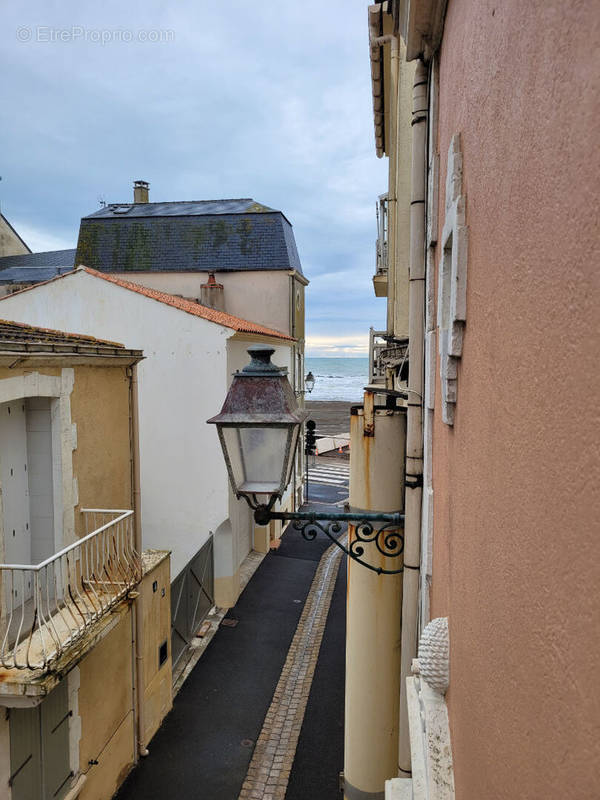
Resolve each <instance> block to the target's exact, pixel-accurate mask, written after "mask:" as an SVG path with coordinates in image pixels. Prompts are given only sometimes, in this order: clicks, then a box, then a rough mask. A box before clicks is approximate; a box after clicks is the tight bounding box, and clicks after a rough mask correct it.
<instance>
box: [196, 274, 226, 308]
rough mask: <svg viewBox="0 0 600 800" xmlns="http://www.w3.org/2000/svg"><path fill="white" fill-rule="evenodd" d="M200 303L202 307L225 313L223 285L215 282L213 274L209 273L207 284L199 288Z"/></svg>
mask: <svg viewBox="0 0 600 800" xmlns="http://www.w3.org/2000/svg"><path fill="white" fill-rule="evenodd" d="M200 302H201V303H202V305H203V306H208V307H209V308H216V309H217V311H225V296H224V292H223V284H222V283H217V282H216V280H215V273H214V272H209V274H208V281H207V283H203V284H202V285H201V286H200Z"/></svg>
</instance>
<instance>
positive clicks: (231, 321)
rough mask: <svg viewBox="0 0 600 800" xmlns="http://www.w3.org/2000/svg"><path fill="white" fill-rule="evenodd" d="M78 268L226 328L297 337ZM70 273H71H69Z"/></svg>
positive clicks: (171, 295)
mask: <svg viewBox="0 0 600 800" xmlns="http://www.w3.org/2000/svg"><path fill="white" fill-rule="evenodd" d="M77 269H78V270H84V271H85V272H87V273H88V274H90V275H93V276H94V277H96V278H101V279H102V280H103V281H108V282H109V283H116V284H117V286H121V287H122V288H123V289H129V290H130V291H132V292H137V293H138V294H143V295H144V296H145V297H150V298H151V299H152V300H158V302H159V303H165V305H168V306H173V308H177V309H179V310H180V311H185V312H186V313H187V314H193V315H194V316H195V317H201V318H202V319H206V320H208V321H209V322H215V323H216V324H217V325H223V326H224V327H225V328H231V329H232V330H234V331H238V332H239V333H254V334H258V335H259V336H272V337H274V338H276V339H285V340H286V341H289V342H293V341H295V339H294V338H293V337H292V336H288V335H287V334H286V333H282V332H281V331H276V330H275V329H274V328H267V327H266V326H264V325H259V324H258V323H256V322H250V321H249V320H247V319H242V318H241V317H234V316H233V315H232V314H227V313H226V312H225V311H218V310H217V309H216V308H210V307H209V306H203V305H201V304H200V303H195V302H194V301H193V300H185V299H184V298H183V297H176V296H175V295H173V294H167V293H166V292H159V291H158V290H157V289H149V288H147V287H146V286H141V285H140V284H139V283H132V282H131V281H126V280H123V278H117V276H116V275H110V274H107V273H106V272H99V271H98V270H96V269H92V268H91V267H84V266H81V267H77ZM68 274H70V273H68Z"/></svg>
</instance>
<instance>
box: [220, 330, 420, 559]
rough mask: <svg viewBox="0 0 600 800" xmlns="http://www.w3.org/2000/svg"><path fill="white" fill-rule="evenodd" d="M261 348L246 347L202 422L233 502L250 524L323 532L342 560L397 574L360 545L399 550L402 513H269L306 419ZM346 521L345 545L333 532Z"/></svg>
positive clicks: (283, 373) (268, 350) (312, 535)
mask: <svg viewBox="0 0 600 800" xmlns="http://www.w3.org/2000/svg"><path fill="white" fill-rule="evenodd" d="M274 352H275V350H274V349H273V348H272V347H269V346H268V345H260V344H257V345H252V346H251V347H250V348H248V353H249V355H250V357H251V361H250V363H249V364H247V365H246V366H245V367H244V368H243V369H242V370H241V371H239V372H236V373H235V374H234V377H233V381H232V383H231V386H230V388H229V391H228V393H227V396H226V398H225V402H224V403H223V408H222V409H221V412H220V413H219V414H217V415H216V416H214V417H212V418H211V419H209V420H208V422H209V423H210V424H213V425H216V427H217V432H218V435H219V440H220V442H221V447H222V449H223V455H224V458H225V463H226V465H227V471H228V474H229V480H230V482H231V487H232V489H233V492H234V494H235V495H236V497H237V498H238V499H241V498H244V500H245V501H246V502H247V503H248V505H249V506H250V508H251V509H252V510H253V512H254V520H255V522H256V524H257V525H268V524H269V522H271V520H281V521H282V522H291V523H292V527H293V528H294V529H295V530H297V531H299V532H300V534H301V535H302V536H303V537H304V538H305V539H306V540H307V541H313V540H314V539H316V538H317V536H318V534H319V532H321V533H323V534H325V536H327V537H328V538H329V539H331V541H332V542H333V543H334V544H335V545H337V546H338V547H339V548H340V549H342V550H343V551H344V552H345V553H346V554H347V555H348V557H349V558H351V559H352V560H354V561H356V562H357V563H359V564H361V565H362V566H364V567H366V568H367V569H370V570H372V571H373V572H376V573H378V574H384V575H395V574H398V573H399V572H402V571H403V566H402V567H399V568H398V569H391V568H390V569H388V568H387V566H381V565H380V564H372V563H370V561H369V559H368V558H366V556H367V548H374V549H375V552H377V553H379V554H380V555H382V556H384V557H385V558H391V559H394V558H399V557H401V556H402V555H403V552H404V530H403V528H404V514H401V513H400V512H375V511H369V512H366V511H355V512H353V511H348V512H327V513H322V512H314V511H274V510H273V507H274V505H275V503H276V502H277V501H278V500H281V499H282V497H283V493H284V491H285V489H286V487H287V485H288V484H289V481H290V478H291V474H292V469H293V464H294V456H295V453H296V448H297V446H298V440H299V433H300V428H301V426H302V424H303V422H304V420H305V418H306V416H307V414H306V412H305V411H303V410H302V409H300V408H298V404H297V402H296V398H295V395H294V391H293V389H292V387H291V386H290V383H289V381H288V379H287V370H286V369H282V368H280V367H277V366H275V365H274V364H273V363H272V362H271V356H272V355H273V354H274ZM345 523H348V524H350V525H352V526H353V528H354V533H353V536H351V537H350V541H349V544H348V546H345V545H343V544H342V543H341V542H340V541H339V538H338V537H337V536H336V534H338V533H341V531H342V526H343V524H345Z"/></svg>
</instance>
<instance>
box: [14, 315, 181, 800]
mask: <svg viewBox="0 0 600 800" xmlns="http://www.w3.org/2000/svg"><path fill="white" fill-rule="evenodd" d="M141 358H142V353H141V351H139V350H131V349H127V348H125V347H123V346H122V345H117V344H115V343H113V342H107V341H103V340H99V339H95V338H93V337H90V336H82V335H73V334H68V333H63V332H62V331H56V330H49V329H47V328H36V327H32V326H28V325H23V324H19V323H14V322H2V323H0V484H1V498H2V503H1V513H0V545H1V548H2V551H1V552H2V554H1V561H2V563H0V612H1V613H0V641H1V645H0V705H1V706H3V707H4V712H5V713H3V714H2V715H0V742H1V745H0V797H1V798H2V800H42V798H47V797H56V798H59V800H64V798H69V800H70V799H71V798H76V797H80V798H82V799H83V800H86V798H87V799H88V800H104V799H105V798H107V797H111V796H112V794H113V793H114V791H115V790H116V788H117V787H118V785H119V783H120V782H121V781H122V780H123V778H124V776H125V775H126V774H127V772H128V771H129V769H130V768H131V767H132V766H133V765H134V764H135V763H136V761H137V759H138V755H139V754H140V753H144V752H146V743H147V742H148V741H149V739H150V738H151V737H152V735H153V734H154V733H155V731H156V730H157V728H158V726H159V724H160V722H161V720H162V718H163V717H164V715H165V714H166V713H167V711H168V710H169V709H170V707H171V657H170V652H171V651H170V643H169V617H170V614H169V557H168V551H154V552H152V553H142V552H141V530H140V526H139V515H138V514H137V510H138V505H139V470H138V461H137V433H136V431H137V409H136V398H135V388H134V387H135V371H136V366H137V364H138V362H139V361H140V359H141ZM154 587H156V590H154ZM107 675H110V691H107V677H106V676H107Z"/></svg>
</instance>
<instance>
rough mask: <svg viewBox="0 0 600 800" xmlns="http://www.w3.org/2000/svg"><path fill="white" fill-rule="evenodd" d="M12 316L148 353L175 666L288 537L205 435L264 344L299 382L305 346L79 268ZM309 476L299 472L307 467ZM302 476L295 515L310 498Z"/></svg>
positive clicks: (147, 541)
mask: <svg viewBox="0 0 600 800" xmlns="http://www.w3.org/2000/svg"><path fill="white" fill-rule="evenodd" d="M0 302H1V303H3V304H4V305H3V306H2V307H3V308H5V309H6V310H5V311H4V312H3V313H4V314H5V315H11V316H12V317H14V318H16V319H19V320H23V321H26V322H29V323H30V324H34V323H35V324H38V325H48V326H53V327H60V328H64V329H73V330H75V329H79V330H83V331H85V332H86V333H90V334H91V335H95V336H102V337H105V338H111V339H113V340H114V339H116V340H119V341H128V342H131V343H134V344H136V346H139V347H140V349H141V347H142V345H143V349H144V353H145V356H146V357H145V359H144V361H143V362H142V363H141V364H140V365H139V368H138V387H139V388H138V394H139V409H140V411H139V416H140V473H141V509H142V510H141V519H142V530H143V545H144V548H160V547H161V546H163V543H164V541H165V536H167V537H168V542H169V548H170V550H171V579H172V582H173V586H172V595H173V600H172V614H173V651H174V662H177V661H178V659H179V657H180V656H181V655H182V654H183V653H184V651H185V648H186V646H187V644H188V643H189V642H190V641H191V639H192V638H193V636H194V635H195V633H196V632H197V630H198V628H199V627H200V624H201V622H202V619H203V617H204V616H205V615H206V613H207V612H208V611H209V610H210V608H211V607H212V605H213V604H216V605H218V606H221V607H229V606H232V605H234V604H235V602H236V600H237V597H238V595H239V592H240V565H241V563H242V561H243V560H244V558H245V557H246V556H247V555H248V553H249V552H250V550H252V549H253V548H255V549H258V550H262V551H263V552H266V550H267V549H268V547H269V544H270V536H275V535H277V534H278V533H279V531H276V530H274V529H273V530H271V531H267V530H265V529H264V528H261V527H257V528H256V530H255V528H254V522H253V518H252V515H251V513H250V509H249V508H248V507H247V506H246V504H245V503H243V502H242V501H238V500H237V499H236V498H235V497H234V496H233V495H232V493H231V490H230V487H229V481H228V479H227V473H226V468H225V464H224V463H223V459H222V458H221V455H220V446H219V443H218V438H217V436H216V433H215V431H214V430H213V429H212V427H211V426H209V425H206V423H205V420H206V419H208V417H209V416H210V414H211V412H212V410H213V409H214V407H215V405H217V404H218V403H219V401H220V398H222V397H223V396H224V395H225V394H226V392H227V388H228V386H229V383H230V381H231V376H232V374H233V372H235V370H236V369H238V368H240V367H241V366H243V365H244V364H245V363H247V359H248V357H247V354H246V350H247V348H248V346H249V345H251V344H253V343H255V342H257V341H264V342H269V343H271V344H272V345H273V346H274V348H275V351H276V354H275V357H274V358H275V361H276V363H278V364H280V365H281V366H284V367H286V368H287V369H288V371H289V372H291V370H292V368H293V360H294V347H295V345H296V341H295V340H294V339H293V338H292V337H291V336H288V335H286V334H284V333H281V332H279V331H276V330H273V329H270V328H267V327H265V326H263V325H259V324H256V323H254V322H249V321H247V320H244V319H240V318H239V317H235V316H233V315H231V314H228V313H226V312H224V311H220V310H218V309H215V308H210V307H208V306H204V305H201V304H199V303H197V302H195V301H190V300H186V299H185V298H182V297H177V296H174V295H171V294H166V293H164V292H159V291H157V290H154V289H149V288H146V287H143V286H140V285H139V284H135V283H131V282H130V281H127V280H124V279H122V278H120V277H119V276H117V275H115V274H107V273H101V272H98V271H96V270H90V269H88V268H79V269H77V270H75V271H73V272H71V273H68V274H67V275H64V276H62V277H59V278H55V279H53V280H51V281H49V282H46V283H42V284H38V285H36V286H34V287H32V288H30V289H28V290H26V291H21V292H18V293H15V294H12V295H9V296H6V297H4V298H2V300H1V301H0ZM297 467H299V465H297ZM301 486H302V471H301V469H300V468H297V469H296V471H295V474H294V478H293V481H292V485H291V487H290V489H289V490H288V494H287V496H286V497H285V498H284V505H285V506H286V507H288V508H289V509H292V508H295V503H296V502H297V501H296V498H297V497H299V496H301Z"/></svg>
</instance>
